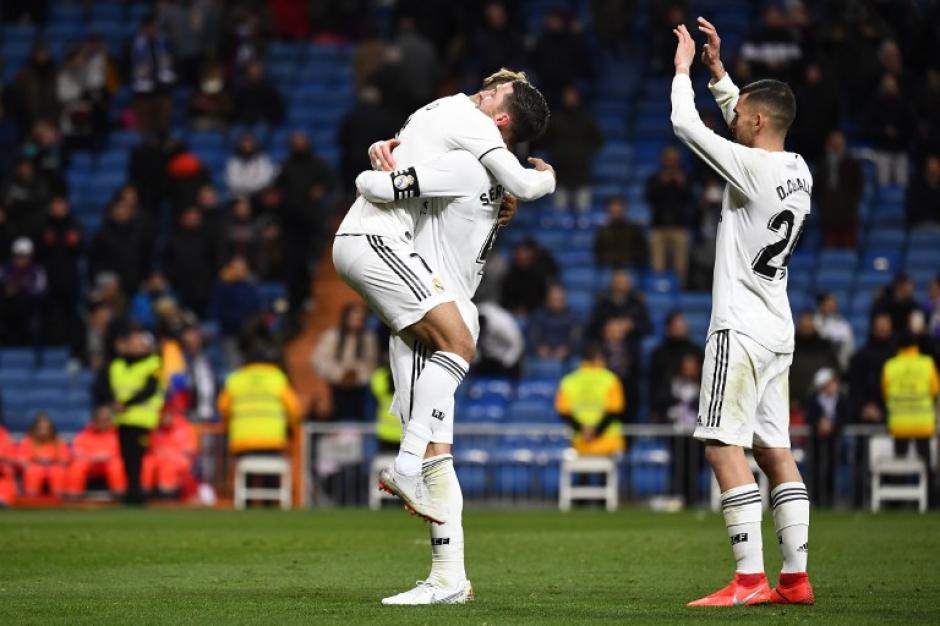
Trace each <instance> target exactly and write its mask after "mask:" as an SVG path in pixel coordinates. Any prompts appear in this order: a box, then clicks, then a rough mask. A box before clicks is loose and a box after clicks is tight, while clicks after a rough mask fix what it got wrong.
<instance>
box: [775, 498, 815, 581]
mask: <svg viewBox="0 0 940 626" xmlns="http://www.w3.org/2000/svg"><path fill="white" fill-rule="evenodd" d="M770 504H771V506H773V509H774V528H775V529H776V531H777V538H778V540H779V542H780V554H781V556H783V568H782V569H781V570H780V571H781V573H783V574H794V573H800V572H805V571H806V561H807V559H808V558H809V494H808V493H807V492H806V485H804V484H803V483H795V482H794V483H781V484H779V485H777V486H776V487H775V488H774V489H773V491H771V492H770Z"/></svg>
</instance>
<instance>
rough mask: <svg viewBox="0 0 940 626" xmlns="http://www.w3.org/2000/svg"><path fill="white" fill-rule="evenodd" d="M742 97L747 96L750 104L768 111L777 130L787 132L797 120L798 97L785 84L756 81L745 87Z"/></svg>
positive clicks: (741, 93) (766, 80) (770, 79)
mask: <svg viewBox="0 0 940 626" xmlns="http://www.w3.org/2000/svg"><path fill="white" fill-rule="evenodd" d="M740 95H742V96H743V95H747V101H748V102H750V103H753V104H754V105H756V106H759V107H761V108H763V109H764V110H765V111H767V113H769V114H770V119H771V120H772V121H773V125H774V127H776V128H777V130H780V131H782V132H787V130H789V129H790V125H791V124H793V120H794V119H796V96H794V95H793V90H792V89H790V85H788V84H786V83H785V82H782V81H779V80H773V79H772V78H764V79H761V80H756V81H754V82H753V83H749V84H747V85H745V86H744V88H743V89H741V92H740Z"/></svg>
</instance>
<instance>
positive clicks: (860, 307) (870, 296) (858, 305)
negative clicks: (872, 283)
mask: <svg viewBox="0 0 940 626" xmlns="http://www.w3.org/2000/svg"><path fill="white" fill-rule="evenodd" d="M874 299H875V292H874V291H872V290H870V289H856V290H855V293H854V294H852V299H851V302H850V303H849V309H848V310H847V311H843V313H846V314H848V315H852V316H856V315H866V316H867V315H868V313H869V311H871V304H872V302H873V301H874Z"/></svg>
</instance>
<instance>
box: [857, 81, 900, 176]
mask: <svg viewBox="0 0 940 626" xmlns="http://www.w3.org/2000/svg"><path fill="white" fill-rule="evenodd" d="M866 121H867V130H868V138H869V140H870V141H871V144H872V157H873V159H874V161H875V166H876V167H877V169H878V184H879V185H881V186H885V185H890V184H891V183H894V184H897V185H900V186H901V187H906V186H907V179H908V156H907V149H908V142H909V140H910V138H911V111H910V108H909V107H908V105H907V103H906V102H905V100H904V96H903V95H902V94H901V88H900V85H899V84H898V79H897V78H896V77H895V76H894V75H892V74H885V75H883V76H882V77H881V80H880V82H879V83H878V92H877V94H876V95H875V97H874V99H873V100H872V101H871V105H870V107H869V110H868V115H867V118H866Z"/></svg>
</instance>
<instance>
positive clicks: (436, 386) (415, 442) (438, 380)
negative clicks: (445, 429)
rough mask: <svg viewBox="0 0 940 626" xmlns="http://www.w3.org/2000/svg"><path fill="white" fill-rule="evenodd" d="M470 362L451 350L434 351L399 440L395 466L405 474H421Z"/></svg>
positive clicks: (416, 388) (416, 390)
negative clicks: (428, 452)
mask: <svg viewBox="0 0 940 626" xmlns="http://www.w3.org/2000/svg"><path fill="white" fill-rule="evenodd" d="M469 367H470V366H469V365H468V364H467V362H466V361H464V360H463V359H462V358H461V357H459V356H458V355H456V354H454V353H453V352H441V351H438V352H435V353H434V354H432V355H431V358H429V359H428V361H427V364H426V365H425V366H424V370H423V371H422V372H421V375H420V376H418V380H417V381H416V382H415V384H414V404H413V405H412V407H411V408H412V410H411V419H410V420H409V421H408V425H407V426H406V428H405V433H404V436H403V437H402V440H401V447H400V448H399V452H398V457H397V458H396V459H395V469H396V470H397V471H398V472H399V473H401V474H404V475H405V476H417V475H418V474H420V473H421V460H422V459H423V458H424V453H425V452H426V451H427V447H428V443H429V442H430V441H431V436H432V435H433V434H434V429H435V427H436V426H437V424H440V423H441V422H443V421H444V418H445V417H446V412H447V411H452V410H453V407H454V393H456V391H457V387H458V386H459V385H460V383H461V382H462V381H463V379H464V376H466V375H467V370H468V369H469Z"/></svg>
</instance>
